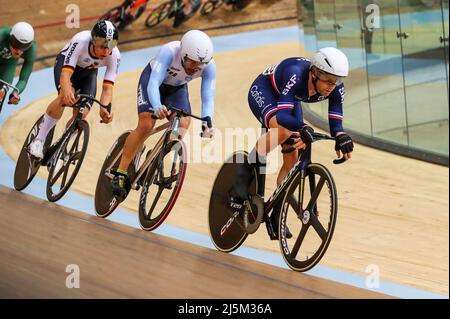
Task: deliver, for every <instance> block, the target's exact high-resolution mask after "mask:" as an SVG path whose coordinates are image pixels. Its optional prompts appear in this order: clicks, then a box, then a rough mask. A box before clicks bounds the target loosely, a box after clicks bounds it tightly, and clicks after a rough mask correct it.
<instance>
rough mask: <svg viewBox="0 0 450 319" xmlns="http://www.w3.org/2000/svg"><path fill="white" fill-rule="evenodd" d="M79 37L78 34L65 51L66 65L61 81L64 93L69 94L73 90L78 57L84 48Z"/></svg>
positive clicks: (62, 71) (64, 65)
mask: <svg viewBox="0 0 450 319" xmlns="http://www.w3.org/2000/svg"><path fill="white" fill-rule="evenodd" d="M77 36H78V34H77V35H75V36H74V37H73V38H72V40H71V41H70V45H69V47H68V48H67V50H66V51H65V56H64V64H63V67H62V70H61V77H60V80H59V83H60V85H61V91H62V92H69V91H70V90H72V84H71V82H70V78H71V77H72V74H73V72H74V71H75V68H76V67H77V62H78V57H79V56H80V53H81V51H82V47H83V44H82V43H81V42H80V41H79V40H78V38H77Z"/></svg>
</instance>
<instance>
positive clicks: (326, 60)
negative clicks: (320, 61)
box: [324, 58, 332, 68]
mask: <svg viewBox="0 0 450 319" xmlns="http://www.w3.org/2000/svg"><path fill="white" fill-rule="evenodd" d="M324 60H325V62H327V64H328V66H329V67H330V68H332V66H331V64H330V62H328V59H327V58H325V59H324Z"/></svg>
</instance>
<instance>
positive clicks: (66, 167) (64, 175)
mask: <svg viewBox="0 0 450 319" xmlns="http://www.w3.org/2000/svg"><path fill="white" fill-rule="evenodd" d="M68 172H69V165H66V166H65V167H64V174H63V179H62V182H61V187H60V188H59V189H63V188H64V186H66V180H67V173H68Z"/></svg>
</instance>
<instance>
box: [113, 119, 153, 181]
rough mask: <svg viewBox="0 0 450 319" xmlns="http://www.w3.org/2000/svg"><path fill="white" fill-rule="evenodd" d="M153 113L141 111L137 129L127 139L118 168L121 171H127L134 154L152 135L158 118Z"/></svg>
mask: <svg viewBox="0 0 450 319" xmlns="http://www.w3.org/2000/svg"><path fill="white" fill-rule="evenodd" d="M152 114H153V113H150V112H143V113H139V121H138V125H137V127H136V129H134V130H133V131H132V132H131V133H130V135H128V137H127V139H126V140H125V144H124V146H123V153H122V158H121V160H120V164H119V167H118V168H117V170H118V171H119V172H123V173H126V171H127V170H128V166H129V165H130V163H131V161H132V160H133V158H134V156H135V155H136V154H137V152H138V151H139V150H140V149H141V148H142V145H143V144H144V142H145V140H146V139H147V138H148V137H149V136H150V133H151V131H152V130H153V127H154V126H155V123H156V120H155V119H153V118H152V117H151V116H152Z"/></svg>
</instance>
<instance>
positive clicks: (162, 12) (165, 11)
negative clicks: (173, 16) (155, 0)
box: [145, 1, 172, 28]
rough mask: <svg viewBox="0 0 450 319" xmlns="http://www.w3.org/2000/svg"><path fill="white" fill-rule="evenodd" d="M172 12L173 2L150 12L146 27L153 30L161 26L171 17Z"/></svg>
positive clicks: (165, 3)
mask: <svg viewBox="0 0 450 319" xmlns="http://www.w3.org/2000/svg"><path fill="white" fill-rule="evenodd" d="M171 10H172V2H171V1H168V2H164V3H163V4H161V5H160V6H159V7H157V8H155V9H153V10H152V12H150V14H149V15H148V17H147V19H145V25H146V26H147V28H153V27H154V26H156V25H158V24H160V23H161V22H162V21H163V20H164V19H166V18H167V17H168V16H169V13H170V12H171Z"/></svg>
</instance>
